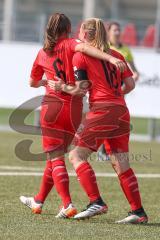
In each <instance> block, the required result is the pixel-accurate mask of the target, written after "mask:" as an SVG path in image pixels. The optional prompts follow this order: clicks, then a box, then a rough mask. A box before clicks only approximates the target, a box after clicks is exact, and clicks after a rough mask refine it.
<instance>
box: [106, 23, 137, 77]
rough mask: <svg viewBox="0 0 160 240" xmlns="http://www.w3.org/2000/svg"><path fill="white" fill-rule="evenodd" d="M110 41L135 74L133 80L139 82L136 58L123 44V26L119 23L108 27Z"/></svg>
mask: <svg viewBox="0 0 160 240" xmlns="http://www.w3.org/2000/svg"><path fill="white" fill-rule="evenodd" d="M107 33H108V41H109V45H110V48H111V49H113V50H116V51H117V52H119V53H121V54H122V55H123V57H124V58H125V60H126V62H127V64H128V66H129V67H130V69H131V71H132V72H133V79H134V80H135V82H136V81H138V79H139V72H138V70H137V68H136V66H135V63H134V58H133V55H132V52H131V50H130V48H129V47H128V46H126V45H124V44H123V43H122V42H121V26H120V24H119V23H118V22H111V23H109V25H108V31H107Z"/></svg>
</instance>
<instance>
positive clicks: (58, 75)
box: [53, 58, 66, 82]
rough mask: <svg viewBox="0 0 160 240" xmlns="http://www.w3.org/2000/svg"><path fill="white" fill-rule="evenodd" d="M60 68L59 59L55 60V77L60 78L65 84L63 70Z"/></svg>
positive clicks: (61, 63)
mask: <svg viewBox="0 0 160 240" xmlns="http://www.w3.org/2000/svg"><path fill="white" fill-rule="evenodd" d="M61 66H63V62H62V60H61V59H59V58H56V60H55V61H54V62H53V67H54V70H55V73H56V76H57V77H59V78H61V79H62V80H63V81H64V82H66V74H65V72H64V71H63V70H61V69H60V67H61Z"/></svg>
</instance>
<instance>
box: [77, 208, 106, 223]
mask: <svg viewBox="0 0 160 240" xmlns="http://www.w3.org/2000/svg"><path fill="white" fill-rule="evenodd" d="M107 212H108V208H106V207H104V209H101V211H99V212H96V213H95V214H93V215H91V216H84V217H77V218H74V219H75V220H85V219H90V218H92V217H95V216H98V215H102V214H106V213H107Z"/></svg>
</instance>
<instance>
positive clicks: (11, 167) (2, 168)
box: [0, 165, 43, 171]
mask: <svg viewBox="0 0 160 240" xmlns="http://www.w3.org/2000/svg"><path fill="white" fill-rule="evenodd" d="M0 170H17V171H18V170H23V171H43V168H37V167H21V166H3V165H0Z"/></svg>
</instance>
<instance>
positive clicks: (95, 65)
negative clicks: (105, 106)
mask: <svg viewBox="0 0 160 240" xmlns="http://www.w3.org/2000/svg"><path fill="white" fill-rule="evenodd" d="M110 55H112V56H113V57H116V58H118V59H121V60H123V61H124V62H125V60H124V57H123V56H122V55H121V54H120V53H118V52H116V51H114V50H110ZM72 63H73V68H74V72H75V78H76V80H82V79H78V78H77V74H78V71H81V73H80V75H81V76H82V75H83V76H86V77H87V78H88V80H90V81H91V83H92V86H91V87H90V89H89V102H90V104H91V103H94V102H103V103H105V102H107V103H116V104H121V105H125V104H126V103H125V100H124V96H123V93H122V91H121V86H122V84H123V79H125V78H128V77H131V76H132V72H131V71H130V69H129V68H128V66H127V64H126V66H127V70H125V71H124V72H123V73H121V72H120V70H119V69H117V68H116V67H115V66H114V65H113V64H111V63H109V62H107V61H103V60H98V59H96V58H92V57H90V56H87V55H85V54H82V53H79V52H77V53H75V54H74V57H73V60H72ZM82 72H83V73H82ZM84 72H85V73H84ZM84 80H85V79H84Z"/></svg>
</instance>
